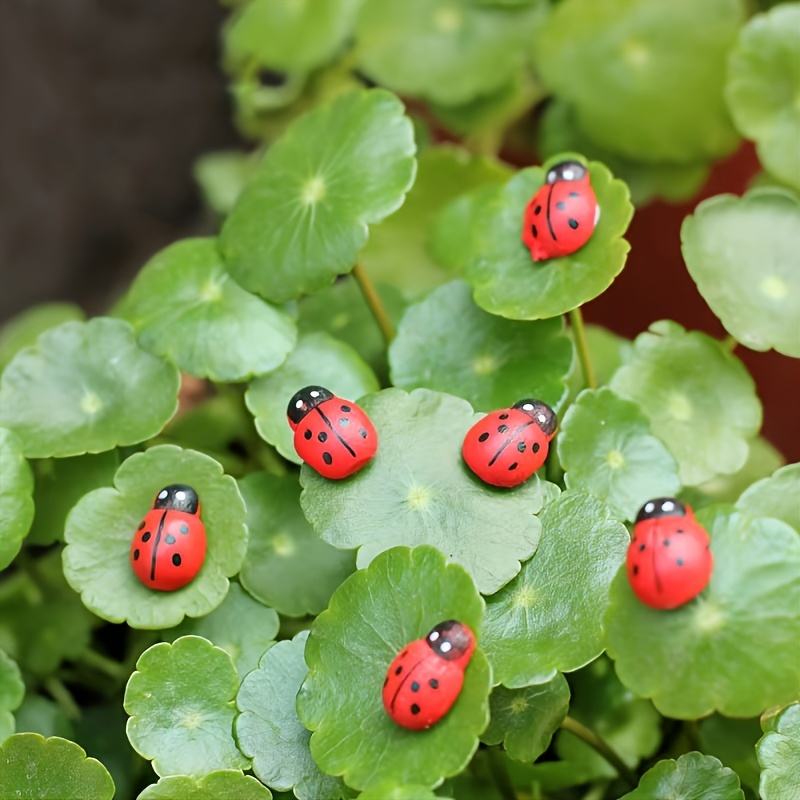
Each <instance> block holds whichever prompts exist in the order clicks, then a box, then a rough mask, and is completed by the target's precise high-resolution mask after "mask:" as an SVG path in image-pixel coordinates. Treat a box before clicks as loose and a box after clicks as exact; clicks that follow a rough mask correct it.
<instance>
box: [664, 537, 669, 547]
mask: <svg viewBox="0 0 800 800" xmlns="http://www.w3.org/2000/svg"><path fill="white" fill-rule="evenodd" d="M663 544H664V547H669V539H664V542H663Z"/></svg>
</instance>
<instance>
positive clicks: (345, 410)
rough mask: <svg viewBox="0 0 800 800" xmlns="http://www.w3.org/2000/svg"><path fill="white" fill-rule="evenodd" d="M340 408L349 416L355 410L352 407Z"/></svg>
mask: <svg viewBox="0 0 800 800" xmlns="http://www.w3.org/2000/svg"><path fill="white" fill-rule="evenodd" d="M340 408H341V409H342V411H344V413H345V414H349V413H350V412H351V411H352V410H353V409H352V408H350V406H340Z"/></svg>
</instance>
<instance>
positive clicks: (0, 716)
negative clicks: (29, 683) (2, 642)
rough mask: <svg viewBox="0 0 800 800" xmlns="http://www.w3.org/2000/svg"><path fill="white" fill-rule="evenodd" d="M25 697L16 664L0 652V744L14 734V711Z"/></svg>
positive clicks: (23, 685) (23, 686)
mask: <svg viewBox="0 0 800 800" xmlns="http://www.w3.org/2000/svg"><path fill="white" fill-rule="evenodd" d="M24 696H25V684H24V683H23V682H22V675H21V674H20V671H19V667H18V666H17V662H16V661H14V659H13V658H11V657H10V656H9V655H7V654H6V653H5V652H4V651H3V650H0V742H2V741H3V740H4V739H7V738H8V737H9V736H11V734H12V733H14V716H13V714H12V713H11V712H12V711H15V710H16V709H17V708H18V707H19V705H20V703H22V698H23V697H24Z"/></svg>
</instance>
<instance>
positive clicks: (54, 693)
mask: <svg viewBox="0 0 800 800" xmlns="http://www.w3.org/2000/svg"><path fill="white" fill-rule="evenodd" d="M44 688H45V689H47V691H48V692H49V693H50V696H51V697H52V698H53V700H55V701H56V703H58V705H59V706H60V707H61V710H62V711H63V712H64V713H65V714H66V715H67V716H68V717H69V718H70V719H80V716H81V710H80V708H78V704H77V703H76V702H75V698H74V697H73V696H72V693H71V692H70V690H69V689H67V687H66V686H64V684H63V683H62V682H61V681H60V680H59V679H58V678H56V676H55V675H51V676H50V677H49V678H45V679H44Z"/></svg>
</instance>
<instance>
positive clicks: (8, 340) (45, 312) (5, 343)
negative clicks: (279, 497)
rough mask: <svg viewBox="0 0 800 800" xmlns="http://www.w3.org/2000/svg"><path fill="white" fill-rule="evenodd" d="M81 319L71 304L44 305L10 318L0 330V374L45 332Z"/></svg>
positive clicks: (78, 312)
mask: <svg viewBox="0 0 800 800" xmlns="http://www.w3.org/2000/svg"><path fill="white" fill-rule="evenodd" d="M82 319H83V311H81V309H80V308H78V306H74V305H72V303H44V304H42V305H39V306H34V307H33V308H29V309H27V310H26V311H23V312H22V313H21V314H17V316H15V317H12V318H11V319H10V320H9V321H8V322H6V323H5V325H3V327H2V328H0V372H2V371H3V370H4V369H5V368H6V367H7V366H8V365H9V364H10V363H11V359H12V358H14V356H15V355H16V354H17V353H18V352H19V351H20V350H22V348H23V347H28V346H29V345H32V344H36V340H37V339H38V338H39V335H40V334H42V333H44V332H45V331H46V330H49V329H50V328H55V326H56V325H61V323H62V322H70V321H71V320H82Z"/></svg>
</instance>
